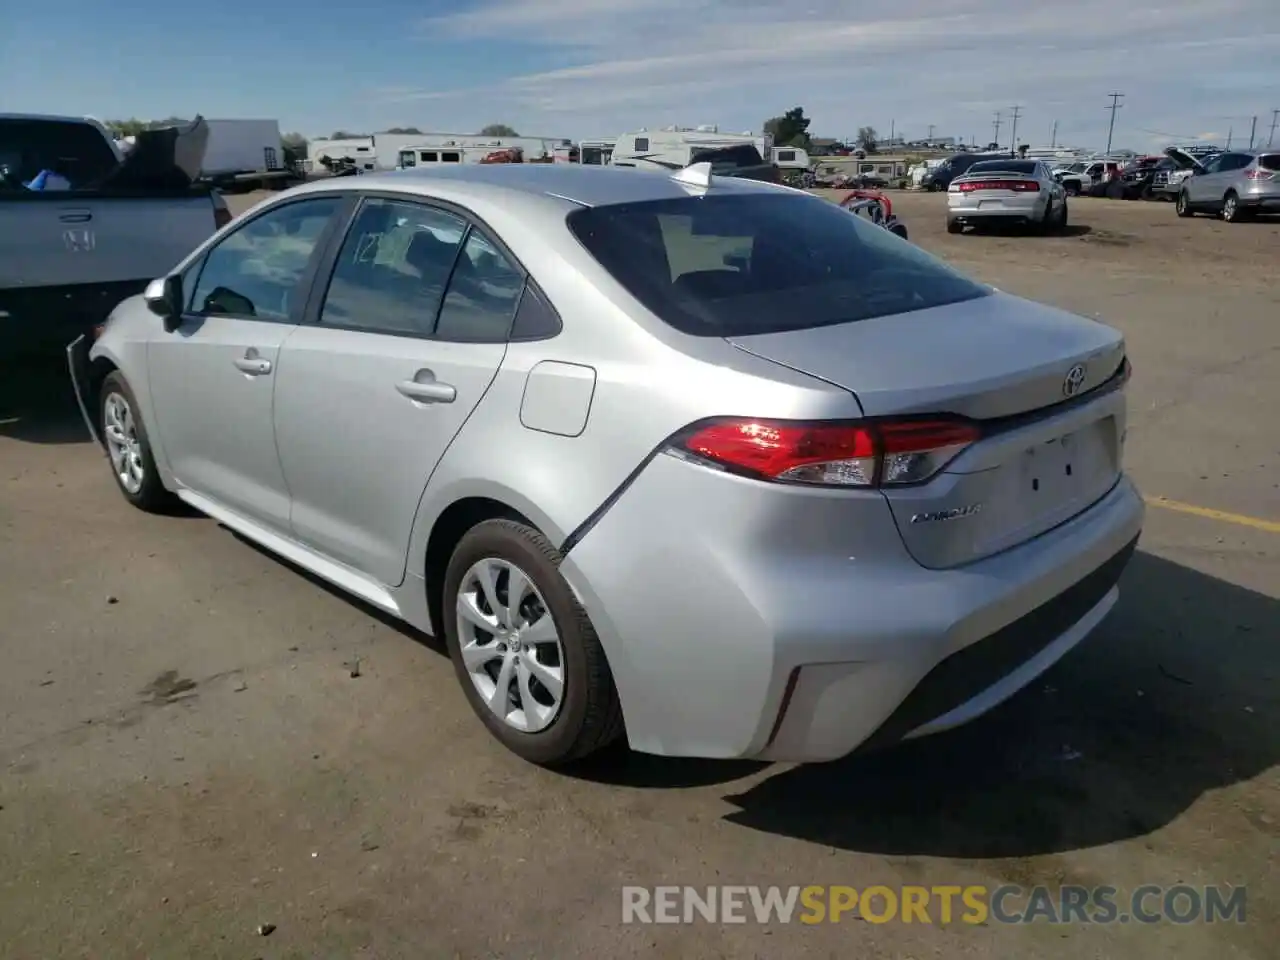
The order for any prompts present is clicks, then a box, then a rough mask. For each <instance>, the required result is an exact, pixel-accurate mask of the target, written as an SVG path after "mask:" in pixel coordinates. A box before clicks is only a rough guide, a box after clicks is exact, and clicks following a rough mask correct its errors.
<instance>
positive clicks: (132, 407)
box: [98, 370, 177, 513]
mask: <svg viewBox="0 0 1280 960" xmlns="http://www.w3.org/2000/svg"><path fill="white" fill-rule="evenodd" d="M113 397H119V398H120V400H121V401H122V402H123V403H124V404H125V408H126V409H127V410H128V411H129V415H130V417H131V419H132V421H133V429H134V437H135V439H136V443H137V453H138V459H139V460H140V461H141V465H142V482H141V484H140V485H139V486H138V489H137V490H130V489H129V488H128V487H127V486H125V482H124V480H123V479H121V477H120V473H119V471H118V470H117V469H116V464H115V460H114V459H113V458H112V456H111V451H112V441H111V440H109V439H108V437H107V408H108V404H111V403H112V402H113V399H112V398H113ZM98 430H99V433H100V435H101V437H102V442H103V443H104V444H105V445H106V447H107V462H108V464H109V465H110V466H111V475H112V476H113V477H114V478H115V481H116V486H117V487H118V488H119V490H120V493H121V494H123V495H124V498H125V499H126V500H128V501H129V502H130V503H131V504H133V505H134V506H135V507H137V508H138V509H139V510H145V511H146V512H147V513H166V512H168V511H169V510H170V509H171V508H172V507H173V506H174V504H175V503H176V501H177V498H176V497H174V495H173V494H172V493H170V492H169V491H168V490H166V489H165V488H164V483H163V482H162V481H161V480H160V471H158V470H157V469H156V461H155V457H154V456H153V455H152V453H151V441H150V440H149V439H148V438H147V427H146V424H144V423H143V422H142V414H141V412H140V409H139V407H138V401H137V400H136V399H135V398H134V396H133V391H132V390H131V389H130V388H129V383H128V381H127V380H125V378H124V374H122V373H121V372H120V371H119V370H113V371H112V372H111V373H109V374H107V376H106V378H105V379H104V380H103V381H102V388H101V389H100V390H99V391H98Z"/></svg>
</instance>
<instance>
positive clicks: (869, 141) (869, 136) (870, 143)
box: [858, 127, 880, 153]
mask: <svg viewBox="0 0 1280 960" xmlns="http://www.w3.org/2000/svg"><path fill="white" fill-rule="evenodd" d="M879 143H880V135H879V134H878V133H876V128H875V127H859V128H858V146H859V147H861V148H862V149H863V150H865V151H867V153H875V152H876V147H877V146H878V145H879Z"/></svg>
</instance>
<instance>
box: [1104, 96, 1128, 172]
mask: <svg viewBox="0 0 1280 960" xmlns="http://www.w3.org/2000/svg"><path fill="white" fill-rule="evenodd" d="M1107 96H1109V97H1110V98H1111V106H1109V107H1108V108H1107V109H1108V110H1110V111H1111V126H1109V127H1107V156H1108V157H1109V156H1111V136H1112V134H1114V133H1115V132H1116V111H1117V110H1119V109H1120V108H1121V107H1123V106H1124V104H1123V103H1121V102H1120V99H1121V98H1122V97H1123V96H1124V94H1123V93H1109V94H1107Z"/></svg>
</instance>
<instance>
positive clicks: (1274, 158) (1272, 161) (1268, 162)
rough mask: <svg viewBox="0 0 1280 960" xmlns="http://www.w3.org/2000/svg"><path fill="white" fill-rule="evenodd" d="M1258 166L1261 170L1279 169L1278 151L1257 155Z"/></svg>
mask: <svg viewBox="0 0 1280 960" xmlns="http://www.w3.org/2000/svg"><path fill="white" fill-rule="evenodd" d="M1258 166H1260V167H1261V168H1262V169H1263V170H1280V153H1265V154H1263V155H1262V156H1260V157H1258Z"/></svg>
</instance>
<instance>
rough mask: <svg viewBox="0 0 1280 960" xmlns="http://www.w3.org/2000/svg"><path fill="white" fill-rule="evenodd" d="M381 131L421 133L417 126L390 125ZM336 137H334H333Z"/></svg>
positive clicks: (415, 134)
mask: <svg viewBox="0 0 1280 960" xmlns="http://www.w3.org/2000/svg"><path fill="white" fill-rule="evenodd" d="M382 132H383V133H407V134H411V135H414V136H417V135H419V134H421V133H422V131H421V130H419V129H418V128H417V127H392V128H391V129H390V130H383V131H382ZM335 139H336V138H335Z"/></svg>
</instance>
